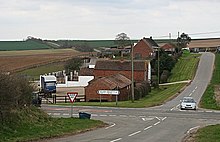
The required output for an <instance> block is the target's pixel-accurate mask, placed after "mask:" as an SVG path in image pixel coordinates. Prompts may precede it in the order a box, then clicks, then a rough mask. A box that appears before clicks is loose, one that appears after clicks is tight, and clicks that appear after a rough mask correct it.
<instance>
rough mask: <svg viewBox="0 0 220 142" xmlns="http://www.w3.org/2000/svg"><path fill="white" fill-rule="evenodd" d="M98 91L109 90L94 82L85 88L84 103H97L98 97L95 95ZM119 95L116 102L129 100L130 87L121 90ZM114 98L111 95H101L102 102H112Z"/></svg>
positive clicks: (98, 82) (103, 85) (100, 83)
mask: <svg viewBox="0 0 220 142" xmlns="http://www.w3.org/2000/svg"><path fill="white" fill-rule="evenodd" d="M98 90H111V89H110V88H108V87H107V86H106V85H105V84H103V83H102V82H100V81H94V82H92V83H91V84H89V85H88V86H87V87H85V94H86V101H87V102H88V101H99V100H100V95H99V94H98V93H97V91H98ZM119 91H120V95H119V96H118V101H125V100H128V99H129V91H130V86H127V87H125V88H121V89H120V90H119ZM115 99H116V97H115V96H113V95H101V100H102V101H108V102H112V101H115Z"/></svg>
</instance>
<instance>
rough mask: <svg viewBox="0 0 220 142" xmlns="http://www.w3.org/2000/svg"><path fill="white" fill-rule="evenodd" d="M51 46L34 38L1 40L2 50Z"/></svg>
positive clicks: (0, 48) (36, 48)
mask: <svg viewBox="0 0 220 142" xmlns="http://www.w3.org/2000/svg"><path fill="white" fill-rule="evenodd" d="M50 48H51V46H48V45H47V44H44V43H43V42H42V43H41V42H38V41H34V40H27V41H0V51H15V50H39V49H50Z"/></svg>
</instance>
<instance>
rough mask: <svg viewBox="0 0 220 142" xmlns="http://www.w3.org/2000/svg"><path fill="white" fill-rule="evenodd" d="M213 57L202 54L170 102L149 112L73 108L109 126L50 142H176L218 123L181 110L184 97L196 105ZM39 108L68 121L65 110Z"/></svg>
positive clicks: (212, 116)
mask: <svg viewBox="0 0 220 142" xmlns="http://www.w3.org/2000/svg"><path fill="white" fill-rule="evenodd" d="M213 65H214V54H212V53H203V54H202V56H201V60H200V63H199V65H198V70H197V73H196V75H195V78H194V80H193V81H192V82H191V84H190V85H189V86H187V87H186V89H185V90H184V91H183V92H182V93H180V95H179V96H177V97H176V98H174V99H173V100H171V101H169V102H167V103H165V104H163V105H161V106H156V107H152V108H108V107H74V112H75V113H74V116H76V117H78V112H88V113H91V114H92V119H98V120H102V121H104V122H106V123H108V124H109V126H107V127H106V128H100V129H97V130H94V131H89V132H86V133H82V134H78V135H74V136H68V137H64V138H57V139H51V140H47V141H51V142H146V141H147V142H148V141H149V142H179V141H181V140H182V139H183V137H184V136H185V135H187V134H188V133H190V131H192V130H193V129H196V128H199V127H203V126H206V125H211V124H219V123H220V112H219V111H210V110H204V109H201V108H198V109H197V110H196V111H194V110H180V109H179V103H180V99H182V98H183V96H192V97H193V98H195V100H196V101H197V102H199V100H200V98H201V96H202V94H203V93H204V91H205V88H206V87H207V85H208V82H209V81H210V79H211V75H212V70H213ZM42 108H43V109H44V110H45V111H47V112H48V114H49V115H51V116H54V117H70V107H68V106H47V105H43V106H42Z"/></svg>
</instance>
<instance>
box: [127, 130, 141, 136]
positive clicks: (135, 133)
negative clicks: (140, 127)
mask: <svg viewBox="0 0 220 142" xmlns="http://www.w3.org/2000/svg"><path fill="white" fill-rule="evenodd" d="M140 132H141V131H137V132H134V133H132V134H130V135H128V136H129V137H131V136H134V135H136V134H138V133H140Z"/></svg>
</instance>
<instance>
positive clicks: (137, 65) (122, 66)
mask: <svg viewBox="0 0 220 142" xmlns="http://www.w3.org/2000/svg"><path fill="white" fill-rule="evenodd" d="M146 63H148V61H143V60H135V61H134V70H136V71H144V70H146V69H147V65H146ZM96 69H98V70H120V71H121V70H126V71H129V70H131V61H129V60H124V61H121V60H99V61H97V62H96V65H95V70H96Z"/></svg>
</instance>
